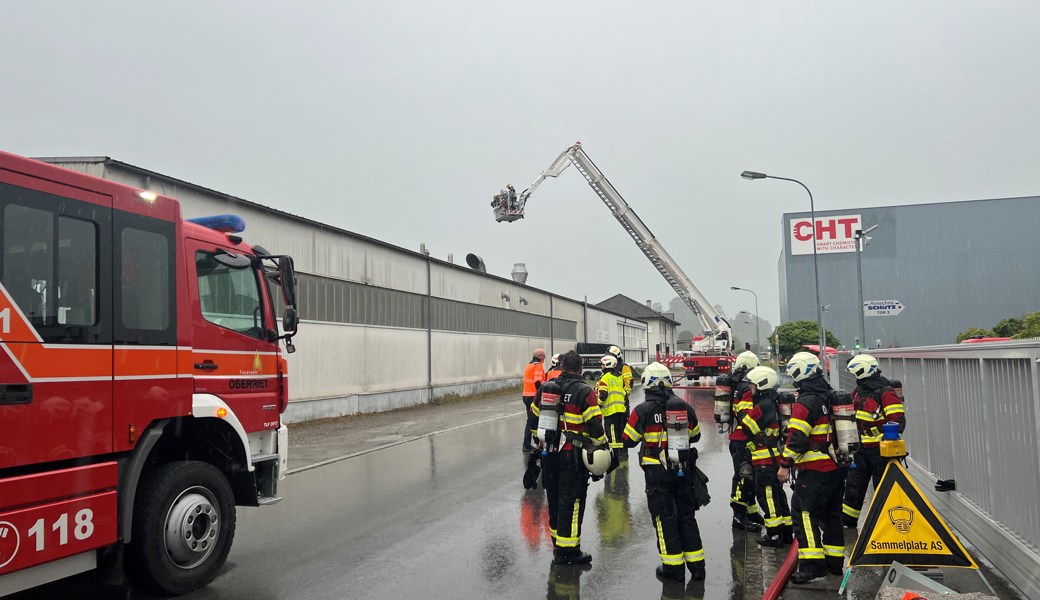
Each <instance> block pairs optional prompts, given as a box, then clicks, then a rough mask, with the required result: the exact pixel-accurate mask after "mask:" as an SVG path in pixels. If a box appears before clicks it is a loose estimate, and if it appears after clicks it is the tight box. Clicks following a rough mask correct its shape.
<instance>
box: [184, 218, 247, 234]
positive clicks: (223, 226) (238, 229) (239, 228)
mask: <svg viewBox="0 0 1040 600" xmlns="http://www.w3.org/2000/svg"><path fill="white" fill-rule="evenodd" d="M188 221H190V222H192V223H195V224H196V225H202V226H203V227H206V228H207V229H212V230H213V231H219V232H221V233H242V232H243V231H245V230H246V222H245V221H243V220H242V217H240V216H238V215H213V216H211V217H196V218H194V219H188Z"/></svg>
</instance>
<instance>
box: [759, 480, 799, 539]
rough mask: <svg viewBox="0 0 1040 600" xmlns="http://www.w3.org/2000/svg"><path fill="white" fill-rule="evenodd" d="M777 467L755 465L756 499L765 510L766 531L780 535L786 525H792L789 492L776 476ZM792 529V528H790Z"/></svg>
mask: <svg viewBox="0 0 1040 600" xmlns="http://www.w3.org/2000/svg"><path fill="white" fill-rule="evenodd" d="M776 471H777V467H773V466H756V467H755V499H756V500H758V505H759V506H761V507H762V510H763V511H764V512H765V525H766V533H767V534H768V535H771V536H772V535H779V534H780V531H781V528H782V527H783V526H784V525H787V526H788V527H791V526H792V524H793V522H792V521H791V507H790V506H789V505H788V504H787V493H786V492H784V486H783V485H781V484H780V480H779V479H777V477H776ZM788 531H790V530H788Z"/></svg>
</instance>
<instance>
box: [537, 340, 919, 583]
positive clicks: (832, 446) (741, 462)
mask: <svg viewBox="0 0 1040 600" xmlns="http://www.w3.org/2000/svg"><path fill="white" fill-rule="evenodd" d="M544 361H545V351H544V350H541V349H538V350H535V352H534V356H533V357H532V359H531V362H530V363H529V364H528V365H527V367H526V369H525V371H524V383H523V385H524V387H523V399H524V403H525V405H526V406H527V407H528V419H527V426H526V428H525V431H524V445H523V449H524V451H525V452H531V453H532V455H531V457H530V460H529V464H534V463H535V462H536V461H537V462H539V463H540V469H541V478H542V487H543V488H544V489H545V493H546V499H547V507H548V512H549V532H550V536H551V537H552V540H553V562H554V563H555V564H557V565H575V564H577V565H580V564H589V563H590V562H591V561H592V557H591V555H589V554H588V553H587V552H584V551H582V549H581V524H582V518H583V516H584V512H585V502H586V497H587V491H588V486H589V481H590V479H592V480H598V479H600V478H602V477H603V476H605V475H607V474H608V473H610V472H611V471H612V470H614V469H616V468H617V467H618V465H619V464H620V463H621V461H624V460H627V458H628V449H630V448H633V447H636V446H640V448H639V451H638V456H639V465H640V467H641V468H642V470H643V474H644V478H645V482H646V494H647V507H648V509H649V512H650V517H651V520H652V522H653V526H654V533H655V538H656V540H657V547H658V552H659V554H660V559H661V565H659V566H658V567H657V576H658V577H659V578H660V579H663V580H673V581H684V580H685V574H686V570H687V569H689V572H690V576H691V578H692V579H694V580H698V579H704V577H705V570H704V548H703V545H702V543H701V537H700V531H699V529H698V526H697V521H696V511H697V509H698V508H699V507H701V506H703V505H704V504H706V503H707V501H708V497H707V493H706V490H704V489H703V488H704V483H703V482H704V481H706V478H704V477H703V474H702V473H701V472H700V471H699V469H697V468H696V462H697V450H696V448H694V447H693V444H694V443H695V442H697V441H698V440H699V439H700V437H701V430H700V425H699V423H698V421H697V416H696V414H695V413H694V411H693V409H692V408H691V407H690V405H689V404H688V403H687V402H685V401H684V400H682V399H681V398H679V397H678V396H676V395H675V393H674V392H673V391H672V375H671V371H670V370H669V369H668V368H667V367H666V366H664V365H662V364H660V363H657V362H654V363H651V364H649V365H647V366H646V368H644V369H643V372H642V377H641V381H642V385H643V389H644V393H645V400H644V402H643V403H642V404H639V405H638V406H636V407H635V408H630V404H629V398H630V396H631V391H632V369H631V367H629V366H628V365H627V364H625V362H624V360H623V358H622V352H621V349H620V348H618V347H617V346H611V347H610V349H609V351H608V354H607V355H606V356H604V357H603V358H602V359H601V364H602V367H603V375H602V377H601V378H600V380H599V381H598V383H596V384H595V385H594V386H593V385H589V384H587V383H585V380H584V379H583V377H582V366H583V365H582V358H581V356H580V355H578V354H577V353H576V352H574V351H570V352H567V353H564V354H556V355H554V356H553V357H552V359H551V362H550V365H549V366H550V370H549V371H544V370H543V363H544ZM847 370H848V371H849V372H850V373H851V374H852V375H853V376H854V377H855V378H856V380H857V385H856V389H855V390H854V391H853V392H852V394H851V396H850V395H849V394H843V393H841V392H836V391H835V390H834V389H833V388H832V387H831V386H830V384H829V383H828V382H827V380H826V377H825V375H824V368H823V366H822V365H821V363H820V359H819V358H818V357H817V356H815V355H813V354H810V353H808V352H799V353H797V354H795V355H794V356H792V357H791V359H790V360H789V361H788V362H787V367H786V372H787V374H788V375H789V376H790V377H791V379H792V380H793V382H794V387H795V389H796V393H795V394H786V393H781V392H779V390H778V387H779V377H778V374H777V372H776V371H775V370H773V369H772V368H770V367H767V366H763V365H760V364H759V360H758V357H757V356H756V355H755V354H754V353H753V352H751V351H747V352H744V353H742V354H740V355H739V356H738V357H737V358H736V361H735V364H734V365H733V370H732V372H731V374H730V375H729V376H728V377H722V378H719V381H718V387H717V392H716V394H717V395H716V403H715V421H716V423H717V425H718V430H719V432H720V433H727V432H728V434H729V442H730V443H729V451H730V455H731V456H732V458H733V477H732V481H731V488H730V506H731V507H732V509H733V529H737V530H743V531H748V532H758V531H761V530H762V529H763V528H764V529H765V531H763V533H762V535H761V537H759V538H758V539H757V540H756V541H757V542H758V543H759V544H761V545H763V546H770V547H775V548H782V547H784V546H785V545H787V544H790V543H791V540H792V538H795V539H797V541H798V570H797V571H796V572H795V573H794V574H793V575H792V576H791V579H790V580H791V581H792V582H793V583H797V584H801V583H807V582H809V581H812V580H814V579H817V578H819V577H823V576H826V575H827V574H828V573H830V574H841V573H842V570H843V566H844V558H845V544H844V533H843V527H848V528H856V527H857V524H858V520H859V516H860V512H861V510H862V507H863V500H864V497H865V495H866V491H867V485H868V483H869V482H873V484H874V486H875V488H876V487H877V485H878V483H879V481H880V479H881V475H882V473H883V472H884V468H885V466H886V461H885V460H884V459H883V458H882V457H881V454H880V442H881V439H882V428H883V426H884V425H885V424H886V423H895V424H898V430H899V433H900V434H902V432H903V430H904V428H905V426H906V418H905V415H904V409H903V400H902V386H901V384H899V383H898V382H896V381H894V380H893V381H890V380H888V379H886V378H885V377H883V376H882V374H881V369H880V367H879V366H878V361H877V360H876V359H875V358H874V357H872V356H870V355H867V354H860V355H857V356H854V357H853V358H852V359H851V360H850V361H849V363H848V366H847ZM727 430H728V431H727ZM789 482H790V485H791V487H792V489H793V497H792V499H791V503H790V505H788V500H787V494H786V492H785V491H784V488H783V486H784V484H786V483H789ZM760 509H761V510H760Z"/></svg>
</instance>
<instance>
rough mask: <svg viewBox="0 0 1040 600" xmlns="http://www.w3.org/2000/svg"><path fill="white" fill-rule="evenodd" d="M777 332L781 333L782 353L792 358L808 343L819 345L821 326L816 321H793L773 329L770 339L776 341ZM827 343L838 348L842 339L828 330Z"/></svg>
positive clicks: (785, 356)
mask: <svg viewBox="0 0 1040 600" xmlns="http://www.w3.org/2000/svg"><path fill="white" fill-rule="evenodd" d="M777 332H779V333H780V346H779V347H780V354H781V356H783V357H784V358H790V357H791V355H792V354H794V353H795V352H803V351H804V350H805V347H804V346H806V345H813V346H815V345H817V344H819V343H820V341H819V340H820V334H819V328H818V327H817V325H816V321H792V322H790V323H784V324H783V325H781V326H779V327H777V328H776V329H775V330H773V333H772V335H771V336H770V339H771V340H772V341H773V342H774V343H775V342H776V335H777ZM826 336H827V345H828V346H830V347H831V348H837V347H838V346H839V345H841V341H840V340H839V339H838V338H837V337H835V335H834V334H833V333H831V332H830V330H828V331H827V332H826Z"/></svg>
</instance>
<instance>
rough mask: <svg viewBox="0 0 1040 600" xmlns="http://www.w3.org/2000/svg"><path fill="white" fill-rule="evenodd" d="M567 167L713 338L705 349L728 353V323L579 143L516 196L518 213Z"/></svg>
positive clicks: (729, 337) (566, 151)
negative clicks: (529, 199)
mask: <svg viewBox="0 0 1040 600" xmlns="http://www.w3.org/2000/svg"><path fill="white" fill-rule="evenodd" d="M571 164H573V165H574V168H576V169H577V170H578V172H579V173H581V174H582V176H583V177H585V181H586V182H587V183H588V184H589V186H590V187H591V188H592V189H593V191H595V192H596V195H597V196H599V198H600V200H602V201H603V203H604V204H606V205H607V208H609V209H610V212H611V214H613V215H614V218H615V219H617V220H618V223H621V226H622V227H624V228H625V231H627V232H628V235H630V236H632V239H633V240H634V241H635V243H636V246H639V249H640V250H642V251H643V254H645V255H646V257H647V258H648V259H650V262H651V263H652V264H653V265H654V267H655V268H657V270H658V271H659V272H660V273H661V275H662V276H664V278H665V280H666V281H667V282H668V284H669V285H671V286H672V289H673V290H675V293H676V294H678V295H679V297H680V298H682V300H683V302H685V303H686V305H687V306H689V307H690V309H691V310H693V312H694V314H696V315H697V318H698V319H700V322H701V325H702V326H703V327H704V330H705V332H706V333H708V334H709V335H710V336H711V337H713V338H714V340H713V342H714V343H712V344H710V346H709V347H710V348H715V349H717V350H720V351H724V352H728V351H730V350H732V339H733V336H732V332H731V330H730V325H729V323H728V322H727V321H726V319H724V318H723V317H722V315H720V314H719V313H718V311H716V310H715V307H714V306H712V304H711V303H710V302H708V299H707V298H705V297H704V294H702V293H701V291H700V290H698V289H697V286H696V285H694V284H693V281H691V280H690V278H689V277H687V276H686V273H684V272H683V270H682V269H681V268H680V267H679V264H678V263H677V262H675V260H674V259H673V258H672V257H671V256H670V255H669V254H668V251H666V250H665V249H664V247H663V246H662V245H661V243H660V242H658V241H657V238H656V237H654V234H653V233H652V232H651V231H650V228H648V227H647V226H646V225H645V224H644V223H643V221H642V219H640V218H639V216H638V215H636V213H635V211H634V210H632V207H631V206H629V205H628V203H627V202H625V199H624V198H622V197H621V194H620V193H618V191H617V189H615V188H614V186H613V185H612V184H611V183H610V181H608V180H607V178H606V177H605V176H604V175H603V172H602V171H600V170H599V168H597V167H596V165H595V163H593V162H592V159H590V158H589V156H588V155H587V154H585V151H584V150H583V149H582V147H581V142H576V143H575V144H574V145H573V146H571V147H569V148H567V149H566V150H564V151H563V152H562V153H561V154H560V155H559V156H558V157H557V158H556V160H554V161H553V163H552V164H551V165H549V168H548V169H546V170H545V171H544V172H542V174H541V175H539V176H538V179H536V180H535V181H534V183H532V184H531V185H530V186H529V187H528V188H527V189H526V190H524V191H523V192H522V193H521V194H520V198H519V208H520V211H523V208H524V206H525V205H526V204H527V199H528V198H529V197H530V196H531V194H532V193H533V192H534V190H535V189H536V188H537V187H538V186H539V185H540V184H541V183H542V182H543V181H545V179H546V178H547V177H558V176H559V175H560V173H562V172H563V171H564V170H566V169H567V167H568V166H569V165H571Z"/></svg>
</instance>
